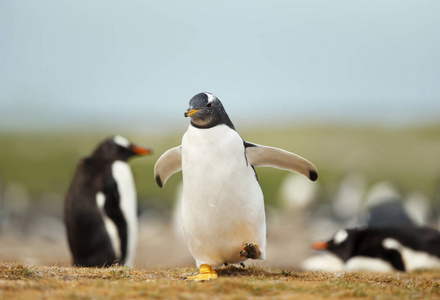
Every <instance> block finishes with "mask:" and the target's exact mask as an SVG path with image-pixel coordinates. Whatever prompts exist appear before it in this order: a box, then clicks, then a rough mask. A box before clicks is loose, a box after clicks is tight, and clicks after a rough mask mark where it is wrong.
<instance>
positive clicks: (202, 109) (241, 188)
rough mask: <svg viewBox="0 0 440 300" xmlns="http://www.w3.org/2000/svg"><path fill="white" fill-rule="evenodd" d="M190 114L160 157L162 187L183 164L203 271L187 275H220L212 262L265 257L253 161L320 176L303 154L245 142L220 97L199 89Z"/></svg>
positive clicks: (192, 239) (190, 224) (188, 231)
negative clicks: (173, 143)
mask: <svg viewBox="0 0 440 300" xmlns="http://www.w3.org/2000/svg"><path fill="white" fill-rule="evenodd" d="M185 117H191V122H190V125H189V127H188V130H187V132H186V133H185V134H184V136H183V138H182V145H180V146H178V147H175V148H172V149H169V150H168V151H166V152H165V153H164V154H163V155H162V156H161V157H160V158H159V160H158V161H157V162H156V165H155V168H154V173H155V177H156V181H157V183H158V185H159V186H160V187H162V186H163V185H164V184H165V182H166V180H167V179H168V178H169V177H170V176H171V175H172V174H174V173H176V172H178V171H180V170H182V175H183V199H182V225H183V229H184V232H185V236H186V239H187V242H188V246H189V250H190V252H191V254H192V256H193V257H194V258H195V260H196V263H197V266H198V267H199V268H200V273H199V274H198V275H197V276H192V277H188V278H187V279H189V280H195V281H203V280H210V279H216V278H217V274H216V272H215V271H214V270H213V268H216V267H219V266H222V265H223V264H228V263H232V264H237V263H241V262H243V261H245V260H246V259H248V258H251V259H265V256H266V253H265V248H266V220H265V212H264V199H263V193H262V191H261V188H260V185H259V183H258V179H257V175H256V172H255V170H254V167H260V166H272V167H275V168H280V169H285V170H290V171H294V172H298V173H300V174H303V175H304V176H306V177H308V178H309V179H311V180H313V181H314V180H316V179H317V178H318V173H317V170H316V168H315V166H314V165H313V164H312V163H311V162H309V161H307V160H305V159H304V158H302V157H300V156H298V155H296V154H293V153H290V152H287V151H284V150H281V149H277V148H272V147H266V146H261V145H257V144H253V143H248V142H245V141H244V140H243V139H242V138H241V137H240V135H239V134H238V133H237V131H235V128H234V125H233V124H232V122H231V120H230V119H229V117H228V115H227V113H226V111H225V109H224V108H223V105H222V103H221V102H220V100H219V99H218V98H217V97H215V96H214V95H212V94H210V93H200V94H197V95H195V96H194V97H193V98H192V99H191V100H190V101H189V108H188V110H187V111H186V112H185Z"/></svg>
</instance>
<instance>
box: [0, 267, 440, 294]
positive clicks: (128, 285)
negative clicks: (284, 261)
mask: <svg viewBox="0 0 440 300" xmlns="http://www.w3.org/2000/svg"><path fill="white" fill-rule="evenodd" d="M194 272H196V269H194V268H177V269H128V268H126V267H113V268H108V269H102V268H72V267H55V266H52V267H47V266H46V267H45V266H40V267H37V266H27V265H24V264H14V263H2V264H0V299H145V298H158V299H162V298H166V299H201V298H207V297H212V298H227V299H243V298H259V299H335V298H336V299H341V298H343V299H357V298H359V299H360V298H361V299H439V298H440V284H439V280H440V274H438V273H437V272H419V273H409V274H408V273H392V274H373V273H325V272H294V271H290V270H280V269H269V268H258V267H252V268H247V269H241V268H235V267H227V268H224V269H221V270H219V271H218V273H219V275H220V277H219V279H217V280H214V281H210V282H202V283H197V282H187V281H184V280H182V279H181V277H182V275H189V274H193V273H194Z"/></svg>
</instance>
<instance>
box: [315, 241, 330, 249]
mask: <svg viewBox="0 0 440 300" xmlns="http://www.w3.org/2000/svg"><path fill="white" fill-rule="evenodd" d="M328 246H329V245H328V242H314V243H313V244H312V249H314V250H325V249H327V248H328Z"/></svg>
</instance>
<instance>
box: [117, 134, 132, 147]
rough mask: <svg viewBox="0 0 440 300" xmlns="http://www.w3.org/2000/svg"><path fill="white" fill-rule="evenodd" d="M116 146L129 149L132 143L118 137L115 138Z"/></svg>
mask: <svg viewBox="0 0 440 300" xmlns="http://www.w3.org/2000/svg"><path fill="white" fill-rule="evenodd" d="M113 141H114V142H115V144H118V145H119V146H121V147H124V148H128V146H130V142H129V141H128V140H127V139H126V138H125V137H123V136H121V135H117V136H115V137H114V138H113Z"/></svg>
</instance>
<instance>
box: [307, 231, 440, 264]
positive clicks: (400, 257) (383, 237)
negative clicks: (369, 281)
mask: <svg viewBox="0 0 440 300" xmlns="http://www.w3.org/2000/svg"><path fill="white" fill-rule="evenodd" d="M312 248H313V249H315V250H328V251H330V252H332V253H333V254H335V255H336V256H338V257H339V258H340V259H341V260H342V261H343V262H344V268H345V269H346V270H350V271H378V272H390V271H394V270H398V271H413V270H417V269H432V268H440V232H438V231H437V230H435V229H432V228H428V227H382V228H366V229H341V230H339V231H338V232H337V233H336V234H335V235H334V237H333V238H332V239H331V240H329V241H326V242H315V243H314V244H312Z"/></svg>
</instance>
